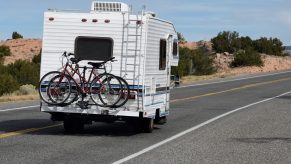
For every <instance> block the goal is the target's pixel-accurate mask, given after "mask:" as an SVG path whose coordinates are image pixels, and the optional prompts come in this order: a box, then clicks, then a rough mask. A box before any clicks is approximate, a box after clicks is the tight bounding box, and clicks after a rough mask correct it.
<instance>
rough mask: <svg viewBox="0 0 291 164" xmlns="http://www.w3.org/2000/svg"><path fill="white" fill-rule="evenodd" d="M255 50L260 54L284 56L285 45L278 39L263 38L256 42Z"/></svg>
mask: <svg viewBox="0 0 291 164" xmlns="http://www.w3.org/2000/svg"><path fill="white" fill-rule="evenodd" d="M253 44H254V49H255V50H256V51H258V52H260V53H265V54H269V55H276V56H284V54H283V50H284V48H283V43H282V42H281V41H280V40H279V39H278V38H269V39H268V38H266V37H262V38H260V39H257V40H255V41H254V43H253Z"/></svg>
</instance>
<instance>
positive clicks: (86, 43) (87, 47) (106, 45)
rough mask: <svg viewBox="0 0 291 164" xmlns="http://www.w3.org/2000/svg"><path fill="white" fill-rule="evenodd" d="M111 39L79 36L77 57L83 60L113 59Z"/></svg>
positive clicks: (76, 42) (76, 49)
mask: <svg viewBox="0 0 291 164" xmlns="http://www.w3.org/2000/svg"><path fill="white" fill-rule="evenodd" d="M112 53H113V40H112V39H111V38H100V37H85V36H79V37H77V38H76V39H75V56H76V58H78V59H81V60H101V61H105V60H108V59H109V58H111V57H112Z"/></svg>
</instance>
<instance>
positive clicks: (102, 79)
mask: <svg viewBox="0 0 291 164" xmlns="http://www.w3.org/2000/svg"><path fill="white" fill-rule="evenodd" d="M121 90H122V84H121V82H120V80H119V79H118V78H116V77H115V76H113V75H111V74H107V73H105V74H101V75H99V76H97V77H95V78H94V79H93V80H92V82H91V86H90V94H91V99H92V101H93V102H94V103H95V104H96V105H99V106H101V107H113V106H114V105H115V104H117V103H118V102H119V100H120V98H121V94H120V91H121Z"/></svg>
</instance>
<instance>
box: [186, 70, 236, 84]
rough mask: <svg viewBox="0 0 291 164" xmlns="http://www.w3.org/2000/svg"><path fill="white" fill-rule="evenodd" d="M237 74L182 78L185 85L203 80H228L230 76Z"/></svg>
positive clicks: (221, 73) (227, 73)
mask: <svg viewBox="0 0 291 164" xmlns="http://www.w3.org/2000/svg"><path fill="white" fill-rule="evenodd" d="M235 75H236V74H234V73H230V72H218V73H215V74H213V75H203V76H195V75H191V76H185V77H183V78H182V83H183V84H189V83H193V82H195V81H202V80H214V79H221V78H226V77H230V76H235Z"/></svg>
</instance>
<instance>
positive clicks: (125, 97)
mask: <svg viewBox="0 0 291 164" xmlns="http://www.w3.org/2000/svg"><path fill="white" fill-rule="evenodd" d="M115 77H116V78H118V79H119V80H120V82H121V84H122V90H121V97H120V100H119V102H118V103H116V104H115V105H114V108H119V107H122V106H123V105H124V104H125V103H126V102H127V101H128V98H129V95H130V89H129V86H128V83H127V81H126V80H125V79H123V78H122V77H120V76H115Z"/></svg>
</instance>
